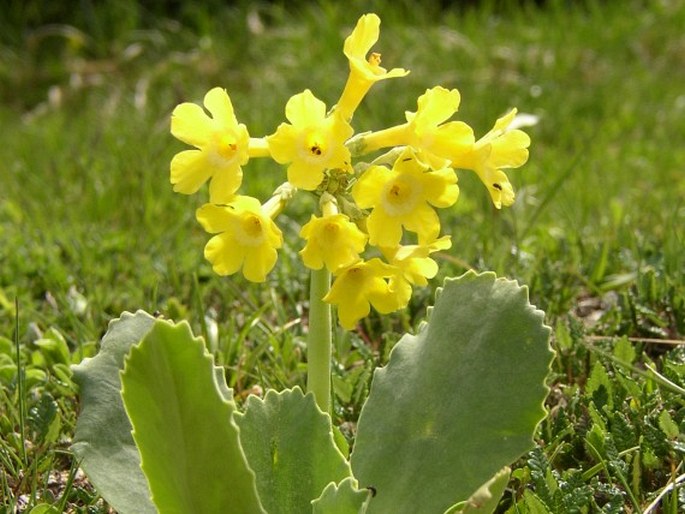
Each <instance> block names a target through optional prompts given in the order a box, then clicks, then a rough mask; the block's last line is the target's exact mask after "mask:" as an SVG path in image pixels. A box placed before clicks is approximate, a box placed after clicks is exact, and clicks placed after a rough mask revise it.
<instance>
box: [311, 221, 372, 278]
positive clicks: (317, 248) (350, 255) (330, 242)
mask: <svg viewBox="0 0 685 514" xmlns="http://www.w3.org/2000/svg"><path fill="white" fill-rule="evenodd" d="M300 237H302V238H304V239H305V240H306V241H307V244H306V245H305V247H304V248H303V249H302V250H301V251H300V255H301V256H302V261H303V262H304V265H305V266H307V267H308V268H310V269H321V268H322V267H323V266H324V265H325V266H326V267H327V268H328V270H329V271H331V272H335V271H336V270H337V269H338V268H341V267H344V266H349V265H350V264H353V263H355V262H357V261H358V260H360V257H359V254H360V253H361V252H363V251H364V247H365V246H366V240H367V239H368V237H367V236H366V234H364V233H363V232H362V231H361V230H359V228H357V225H355V224H354V223H352V222H351V221H350V219H349V218H348V217H347V216H346V215H344V214H332V215H329V216H323V217H321V218H319V217H316V216H314V215H312V217H311V219H310V220H309V223H307V224H306V225H305V226H303V227H302V230H301V231H300Z"/></svg>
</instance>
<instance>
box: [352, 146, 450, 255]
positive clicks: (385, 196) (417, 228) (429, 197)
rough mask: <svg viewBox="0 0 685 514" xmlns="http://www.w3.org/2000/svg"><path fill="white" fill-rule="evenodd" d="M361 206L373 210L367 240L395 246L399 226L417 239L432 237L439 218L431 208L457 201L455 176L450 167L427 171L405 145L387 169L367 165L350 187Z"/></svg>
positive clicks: (438, 228) (378, 244)
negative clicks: (415, 235) (414, 234)
mask: <svg viewBox="0 0 685 514" xmlns="http://www.w3.org/2000/svg"><path fill="white" fill-rule="evenodd" d="M352 196H353V197H354V199H355V201H356V202H357V205H358V206H359V207H361V208H362V209H368V208H371V209H373V210H372V211H371V214H369V217H368V219H367V229H368V233H369V243H370V244H372V245H375V246H381V247H395V246H397V245H398V244H399V242H400V240H401V239H402V227H404V228H405V229H406V230H409V231H410V232H415V233H416V234H417V235H418V237H419V241H427V240H434V239H435V238H436V237H437V235H438V234H439V232H440V220H439V218H438V215H437V214H436V212H435V210H434V209H433V207H432V206H434V207H449V206H451V205H453V204H454V203H455V202H456V201H457V197H458V196H459V187H458V186H457V176H456V174H455V173H454V170H452V169H451V168H443V169H441V170H437V171H429V169H428V167H427V166H426V165H425V164H423V163H422V162H420V161H419V160H418V159H417V158H416V156H415V155H414V152H413V150H412V149H411V148H409V147H407V148H406V149H405V150H404V151H403V152H402V153H401V154H400V157H399V158H398V159H397V161H395V165H394V166H393V168H392V169H391V170H390V169H388V168H387V167H385V166H371V167H370V168H368V169H367V170H366V171H365V172H364V174H363V175H362V176H361V177H360V178H359V180H358V181H357V183H356V184H355V185H354V186H353V188H352Z"/></svg>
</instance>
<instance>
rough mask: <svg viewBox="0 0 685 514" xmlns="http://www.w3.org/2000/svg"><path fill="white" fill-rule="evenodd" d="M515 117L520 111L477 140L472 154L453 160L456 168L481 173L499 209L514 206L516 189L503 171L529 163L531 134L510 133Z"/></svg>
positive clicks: (511, 113) (497, 123)
mask: <svg viewBox="0 0 685 514" xmlns="http://www.w3.org/2000/svg"><path fill="white" fill-rule="evenodd" d="M515 116H516V109H512V110H511V111H509V113H508V114H506V115H504V116H502V117H501V118H499V119H498V120H497V121H496V122H495V126H494V127H493V128H492V129H491V130H490V131H489V132H488V133H487V134H485V135H484V136H483V137H482V138H480V139H479V140H478V141H476V143H475V145H474V146H473V149H472V150H471V151H470V152H466V153H464V154H462V155H461V156H455V157H454V158H453V159H452V165H453V166H454V167H455V168H465V169H470V170H474V171H475V172H476V173H477V174H478V177H480V180H481V181H482V182H483V184H485V187H487V188H488V191H490V197H491V198H492V202H493V203H494V204H495V207H496V208H498V209H501V208H502V205H511V204H512V203H514V189H513V187H512V186H511V183H510V182H509V178H508V177H507V175H506V174H505V173H504V172H503V171H502V169H505V168H518V167H519V166H522V165H523V164H525V163H526V161H527V160H528V147H529V146H530V137H528V134H526V133H525V132H523V131H522V130H507V128H508V127H509V125H510V124H511V122H512V121H513V120H514V117H515Z"/></svg>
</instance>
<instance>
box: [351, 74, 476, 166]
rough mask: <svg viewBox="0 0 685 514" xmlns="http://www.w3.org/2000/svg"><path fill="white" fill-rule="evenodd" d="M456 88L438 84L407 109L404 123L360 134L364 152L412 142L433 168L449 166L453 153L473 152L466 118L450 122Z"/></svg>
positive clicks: (456, 100) (457, 97) (456, 98)
mask: <svg viewBox="0 0 685 514" xmlns="http://www.w3.org/2000/svg"><path fill="white" fill-rule="evenodd" d="M460 101H461V95H460V94H459V91H458V90H457V89H446V88H444V87H442V86H436V87H433V88H431V89H428V90H426V92H425V93H424V94H423V95H421V96H420V97H419V99H418V102H417V104H418V105H417V110H416V112H407V113H405V116H406V118H407V122H406V123H404V124H402V125H397V126H395V127H390V128H387V129H383V130H379V131H376V132H372V133H370V134H363V135H361V136H360V141H361V146H362V149H363V151H364V152H371V151H374V150H378V149H380V148H387V147H392V146H397V145H409V146H411V147H413V148H414V149H415V150H416V155H417V157H418V158H419V159H420V160H422V161H424V162H425V163H427V164H428V165H429V166H430V167H431V168H433V169H440V168H444V167H446V166H449V165H450V161H451V160H452V158H453V157H454V156H458V155H461V154H463V153H465V152H469V151H471V149H472V147H473V144H474V141H475V138H474V136H473V129H471V127H469V126H468V125H467V124H466V123H464V122H463V121H448V120H449V119H450V118H451V117H452V116H453V115H454V113H456V112H457V110H458V109H459V103H460Z"/></svg>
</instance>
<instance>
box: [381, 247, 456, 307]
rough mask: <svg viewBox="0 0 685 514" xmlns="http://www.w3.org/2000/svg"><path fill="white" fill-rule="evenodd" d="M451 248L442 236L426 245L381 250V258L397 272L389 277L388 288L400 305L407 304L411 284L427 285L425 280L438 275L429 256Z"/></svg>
mask: <svg viewBox="0 0 685 514" xmlns="http://www.w3.org/2000/svg"><path fill="white" fill-rule="evenodd" d="M451 246H452V242H451V241H450V236H444V237H441V238H440V239H436V240H435V241H433V242H431V243H428V244H418V245H407V246H397V247H395V248H381V252H382V253H383V256H384V257H385V258H386V259H387V261H388V262H389V263H390V265H391V266H393V267H395V269H396V270H397V273H395V274H394V275H393V276H392V277H390V280H389V282H388V286H389V288H390V290H391V291H392V292H393V293H394V294H395V296H396V298H397V299H398V301H399V302H400V303H401V304H402V305H406V304H407V303H409V300H410V298H411V293H412V288H411V286H412V284H413V285H418V286H425V285H428V280H426V279H429V278H433V277H434V276H435V275H436V274H437V273H438V265H437V263H436V262H435V261H434V260H433V259H431V258H430V254H431V253H433V252H437V251H439V250H447V249H448V248H450V247H451Z"/></svg>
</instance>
